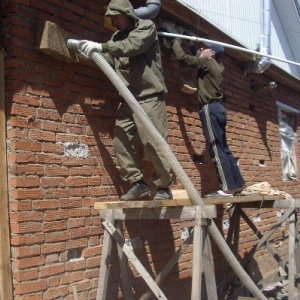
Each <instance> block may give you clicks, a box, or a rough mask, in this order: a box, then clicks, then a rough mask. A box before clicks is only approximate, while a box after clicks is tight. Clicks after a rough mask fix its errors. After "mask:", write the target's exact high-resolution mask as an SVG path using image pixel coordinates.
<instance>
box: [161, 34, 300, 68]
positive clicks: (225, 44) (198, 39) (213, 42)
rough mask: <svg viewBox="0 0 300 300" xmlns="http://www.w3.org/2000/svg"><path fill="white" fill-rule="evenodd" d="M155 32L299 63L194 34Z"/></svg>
mask: <svg viewBox="0 0 300 300" xmlns="http://www.w3.org/2000/svg"><path fill="white" fill-rule="evenodd" d="M157 34H158V35H160V36H163V37H173V38H180V39H185V40H190V41H194V42H209V43H212V44H216V45H221V46H224V47H227V48H231V49H235V50H239V51H243V52H246V53H251V54H255V55H258V56H264V57H269V58H271V59H275V60H278V61H282V62H285V63H288V64H292V65H296V66H298V67H300V63H298V62H296V61H292V60H287V59H284V58H280V57H277V56H273V55H269V54H265V53H262V52H258V51H255V50H251V49H247V48H243V47H239V46H234V45H231V44H227V43H223V42H218V41H213V40H209V39H205V38H200V37H196V36H188V35H183V34H175V33H170V32H162V31H159V32H157Z"/></svg>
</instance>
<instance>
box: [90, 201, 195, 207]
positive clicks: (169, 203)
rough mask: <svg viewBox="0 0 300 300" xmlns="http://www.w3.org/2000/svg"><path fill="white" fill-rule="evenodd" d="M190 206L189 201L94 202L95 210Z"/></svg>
mask: <svg viewBox="0 0 300 300" xmlns="http://www.w3.org/2000/svg"><path fill="white" fill-rule="evenodd" d="M185 205H192V204H191V201H190V200H189V199H182V200H176V199H172V200H140V201H111V202H95V203H94V208H95V209H118V208H156V207H168V206H185Z"/></svg>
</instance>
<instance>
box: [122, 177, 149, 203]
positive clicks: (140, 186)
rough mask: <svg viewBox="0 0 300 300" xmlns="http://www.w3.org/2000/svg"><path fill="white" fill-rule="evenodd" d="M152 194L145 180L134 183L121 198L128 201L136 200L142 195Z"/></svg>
mask: <svg viewBox="0 0 300 300" xmlns="http://www.w3.org/2000/svg"><path fill="white" fill-rule="evenodd" d="M149 194H150V189H149V187H148V185H147V184H146V183H145V182H143V181H138V182H135V183H133V184H132V186H131V188H130V189H129V191H128V192H127V193H126V194H124V195H122V196H121V198H120V199H121V200H123V201H128V200H135V199H139V198H141V197H145V196H147V195H149Z"/></svg>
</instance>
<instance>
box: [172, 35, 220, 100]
mask: <svg viewBox="0 0 300 300" xmlns="http://www.w3.org/2000/svg"><path fill="white" fill-rule="evenodd" d="M172 51H173V53H174V55H175V57H176V59H177V60H178V61H180V62H181V63H183V64H184V65H186V66H188V67H191V68H196V69H198V74H197V84H198V99H199V103H200V105H201V106H202V105H205V104H208V103H212V102H221V101H222V98H223V76H222V73H223V71H224V65H223V64H222V63H220V62H217V61H216V60H215V59H214V58H212V57H211V58H207V57H201V56H199V55H197V56H193V55H188V54H186V53H185V52H184V51H183V49H182V48H181V46H180V44H179V43H178V41H176V40H175V41H174V43H173V44H172Z"/></svg>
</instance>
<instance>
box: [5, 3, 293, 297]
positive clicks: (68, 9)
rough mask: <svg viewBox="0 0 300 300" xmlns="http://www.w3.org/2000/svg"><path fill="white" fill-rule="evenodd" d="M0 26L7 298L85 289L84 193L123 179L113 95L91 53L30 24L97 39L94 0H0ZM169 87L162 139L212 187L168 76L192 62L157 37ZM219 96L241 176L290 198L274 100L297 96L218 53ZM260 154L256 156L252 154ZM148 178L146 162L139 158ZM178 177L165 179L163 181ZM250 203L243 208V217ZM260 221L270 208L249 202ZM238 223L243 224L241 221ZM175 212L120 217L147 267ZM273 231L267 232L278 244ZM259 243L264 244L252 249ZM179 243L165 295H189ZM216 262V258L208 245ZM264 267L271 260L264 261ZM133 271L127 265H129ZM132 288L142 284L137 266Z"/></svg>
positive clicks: (89, 278) (94, 239)
mask: <svg viewBox="0 0 300 300" xmlns="http://www.w3.org/2000/svg"><path fill="white" fill-rule="evenodd" d="M1 5H2V17H3V31H4V37H5V40H4V42H5V52H6V58H5V72H6V74H5V76H6V77H5V90H6V116H7V151H8V157H7V160H8V174H9V181H8V187H9V210H10V228H11V255H12V268H13V289H14V291H13V293H14V298H15V300H25V299H26V300H50V299H67V300H71V299H74V297H73V294H72V286H76V288H77V291H78V294H79V299H95V296H96V289H97V282H98V272H99V264H100V256H101V249H102V238H103V237H102V234H103V228H102V226H101V223H100V222H101V221H100V218H99V216H98V211H95V210H94V209H93V204H94V202H95V201H96V200H97V201H109V200H111V201H113V200H117V199H118V195H120V194H121V193H122V192H123V191H124V190H126V189H127V188H128V185H127V184H125V183H124V182H122V180H121V178H120V176H119V172H118V169H117V162H116V158H115V155H114V151H113V147H112V136H113V128H114V113H115V111H116V108H117V106H118V100H119V98H118V94H117V92H116V91H115V88H114V87H113V85H112V84H111V83H110V82H108V80H107V79H106V78H105V76H104V75H103V74H102V72H101V71H100V70H99V69H98V68H97V67H96V66H95V65H94V64H93V62H91V61H84V62H82V63H78V64H69V63H66V62H62V61H59V60H55V59H53V58H51V57H49V56H47V55H45V54H42V53H39V52H38V51H37V49H36V36H37V32H38V29H39V28H40V26H41V25H43V23H44V22H45V21H46V20H49V21H51V22H55V23H57V24H58V25H60V26H61V27H63V28H64V29H65V30H68V31H70V32H73V33H75V34H77V35H78V36H81V37H83V38H85V39H90V40H95V41H97V40H99V41H104V40H106V39H108V38H109V36H110V32H108V31H107V30H105V29H104V28H103V19H102V16H103V11H104V6H103V5H104V1H102V2H101V1H100V2H99V1H62V0H55V1H54V0H52V1H23V0H22V1H17V0H15V1H6V0H4V1H2V2H1ZM162 56H163V64H164V76H165V79H166V83H167V86H168V90H169V93H168V94H167V98H166V102H167V109H168V116H169V143H170V147H171V149H172V150H173V151H174V154H175V155H176V157H177V158H178V160H179V161H180V163H181V165H182V166H183V168H184V169H185V171H186V173H187V174H188V176H189V177H190V178H191V180H192V182H193V183H194V185H195V187H196V188H197V189H198V190H199V191H201V192H202V193H203V194H205V193H207V192H211V191H213V190H214V189H216V188H217V179H216V174H215V171H214V167H213V164H212V162H211V160H210V158H209V156H208V154H207V152H206V150H205V144H204V138H203V134H202V129H201V126H200V122H199V118H198V113H197V99H196V94H194V95H192V96H189V95H186V94H183V93H181V92H179V90H178V83H179V77H180V76H184V77H185V78H186V79H188V80H194V79H195V72H194V71H192V70H189V69H186V68H183V67H182V66H179V65H178V63H177V62H176V61H175V59H174V57H172V56H171V55H170V53H169V50H168V49H165V48H162ZM224 63H225V66H226V72H225V94H226V97H225V99H224V105H225V106H226V108H227V109H228V140H229V144H230V145H231V149H232V151H233V152H234V154H235V155H236V156H237V157H238V159H239V164H240V167H241V171H242V173H243V175H244V177H245V179H246V181H247V184H249V185H250V184H253V183H256V182H260V181H268V182H269V183H270V184H271V185H272V186H273V187H276V188H278V189H280V190H285V191H287V192H289V193H291V194H293V195H294V196H295V197H299V184H298V183H297V182H283V181H282V180H281V178H282V174H281V160H280V147H279V134H278V120H277V108H276V103H275V102H276V100H280V101H282V102H284V103H286V104H288V105H291V106H294V107H298V104H297V103H298V101H299V99H298V95H297V94H296V93H295V92H293V91H292V90H289V89H288V88H286V87H284V86H281V85H280V84H279V86H278V88H277V89H275V90H269V91H267V90H264V91H260V92H254V91H253V90H251V89H250V82H251V80H252V79H255V78H258V76H259V79H260V80H261V79H262V78H264V79H267V80H269V78H265V75H255V74H250V75H248V76H244V75H243V74H242V72H241V68H240V63H239V62H237V61H236V60H235V59H234V58H232V57H229V56H226V57H225V59H224ZM69 145H71V146H72V145H73V146H75V147H78V146H82V145H83V146H87V149H88V155H87V156H86V157H81V156H80V154H77V155H75V156H68V155H65V150H66V149H68V146H69ZM260 160H264V161H265V166H264V167H261V166H260V165H259V161H260ZM144 167H145V173H146V174H147V178H146V179H147V180H149V179H150V176H151V165H150V164H149V162H146V161H144ZM180 187H181V184H180V182H178V181H177V180H176V178H175V180H174V188H180ZM256 213H257V211H255V210H249V211H248V214H249V216H250V217H252V216H253V215H254V214H256ZM259 213H260V214H261V219H262V221H261V223H259V224H258V226H259V229H260V230H265V228H267V227H270V224H274V223H275V222H276V221H277V220H278V217H277V216H276V212H275V210H274V211H273V210H272V212H269V211H265V210H260V211H259ZM227 217H228V214H227V212H226V211H225V210H224V209H223V208H222V207H220V208H219V217H218V219H217V220H216V222H217V224H218V226H219V227H220V229H221V231H222V232H223V234H224V235H225V236H226V234H227V232H226V230H223V229H222V220H223V219H225V218H227ZM242 226H243V225H242ZM242 228H243V232H241V242H240V244H239V247H240V249H239V251H240V253H241V255H242V256H243V255H244V254H245V253H246V252H247V251H248V250H249V249H250V248H251V246H253V245H254V244H255V240H254V239H252V238H250V236H251V237H252V236H253V234H249V229H248V228H246V227H245V226H244V227H242ZM182 229H183V225H182V224H180V222H179V221H178V220H174V221H172V222H168V221H160V222H158V221H153V222H150V221H143V222H134V221H131V222H126V224H124V230H125V235H127V236H128V237H130V238H134V237H139V238H140V239H141V240H142V243H143V247H142V248H141V249H137V254H138V255H139V257H140V258H141V260H142V261H143V262H144V263H145V265H146V268H147V269H148V270H149V271H150V273H151V274H157V273H159V271H160V270H161V268H162V267H163V266H164V264H165V262H166V261H167V260H168V259H169V258H171V256H172V255H173V254H174V252H175V246H176V247H177V246H178V245H179V244H180V242H181V230H182ZM283 232H284V231H281V232H279V233H277V234H276V235H275V236H274V239H273V240H274V243H275V244H278V243H279V242H281V244H280V245H281V247H282V248H281V249H284V250H287V249H286V248H284V247H286V246H285V245H286V237H285V236H284V235H283ZM262 254H264V252H263V253H262ZM191 257H192V249H189V250H188V251H187V252H186V253H185V254H184V255H183V257H182V258H181V260H180V262H179V264H178V265H177V266H176V267H174V270H173V271H172V272H171V275H170V276H169V277H168V278H167V279H166V280H165V281H164V283H163V285H162V288H163V290H164V292H165V293H166V295H167V297H168V298H169V299H188V298H189V293H190V289H191V265H192V262H191ZM214 257H215V266H216V269H217V270H218V269H220V268H221V261H222V260H223V258H222V256H221V254H220V253H219V251H218V249H217V248H216V247H214ZM112 262H113V264H112V268H111V273H110V277H109V287H108V299H117V298H118V296H120V297H121V295H122V294H121V282H120V278H119V274H120V271H119V267H118V263H117V256H116V249H115V248H114V249H113V255H112ZM270 265H271V267H274V266H275V263H274V262H273V261H271V262H270V263H268V264H266V266H268V267H269V266H270ZM133 272H134V274H135V275H136V272H135V271H133ZM133 285H134V290H135V291H136V293H137V295H141V294H142V293H143V292H144V291H145V289H146V286H145V284H144V282H143V280H142V279H141V278H140V277H139V276H136V277H135V278H134V279H133Z"/></svg>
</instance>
